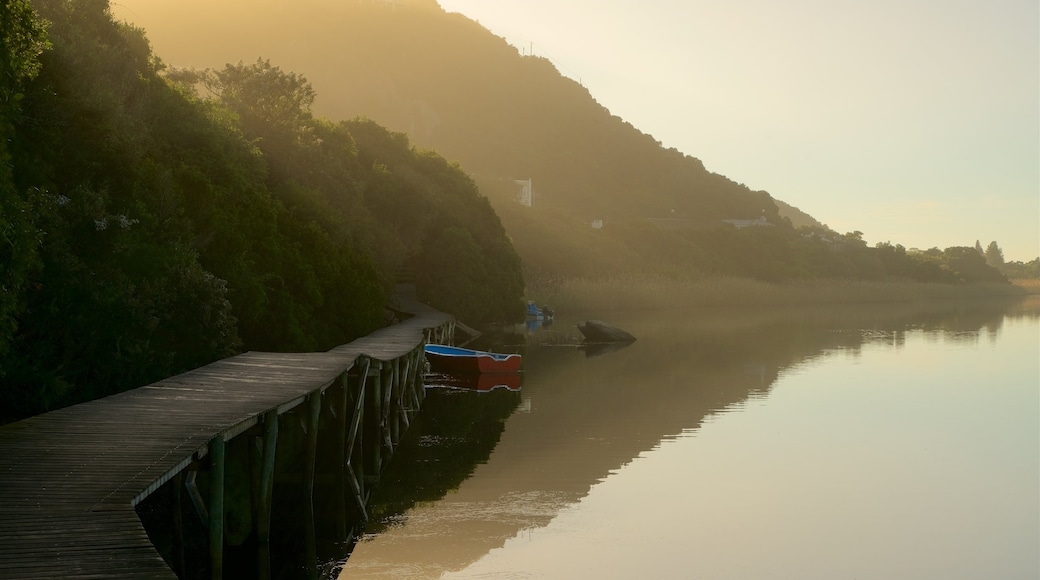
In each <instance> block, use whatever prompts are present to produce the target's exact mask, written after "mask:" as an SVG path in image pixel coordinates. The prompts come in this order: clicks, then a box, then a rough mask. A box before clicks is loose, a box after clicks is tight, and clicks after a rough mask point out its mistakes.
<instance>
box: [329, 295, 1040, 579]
mask: <svg viewBox="0 0 1040 580" xmlns="http://www.w3.org/2000/svg"><path fill="white" fill-rule="evenodd" d="M977 306H978V305H977ZM1014 308H1017V307H1016V306H1015V305H1012V304H1008V303H1006V302H1004V303H1000V302H994V303H992V304H989V305H983V306H980V307H979V310H978V311H975V312H972V311H970V310H969V309H968V308H967V307H964V308H961V307H960V306H959V305H957V304H947V305H943V306H941V307H937V308H930V309H927V310H921V309H920V308H909V307H908V308H906V309H904V310H902V311H900V310H899V309H898V308H896V309H892V308H887V309H880V308H864V309H848V308H844V309H839V308H835V309H791V310H783V311H778V310H771V311H763V312H756V313H737V312H707V311H699V312H684V313H681V316H680V315H677V313H675V312H673V313H669V314H662V313H631V314H625V315H617V316H614V317H612V319H611V320H610V322H611V323H614V324H617V325H618V326H620V327H622V328H624V329H626V330H628V331H630V332H632V333H633V334H635V335H636V336H637V337H638V340H637V341H636V342H635V343H634V344H632V345H631V346H629V347H627V348H624V349H620V350H617V351H615V352H611V353H606V354H604V355H602V356H599V357H586V356H585V354H584V353H583V352H582V351H581V350H579V349H578V348H577V347H575V346H550V345H547V344H545V343H546V342H561V341H562V342H566V338H567V336H566V334H567V333H568V332H570V331H568V330H567V328H573V325H574V324H575V323H576V322H578V321H576V320H558V321H557V322H556V324H554V325H553V326H552V327H550V328H549V329H545V330H544V331H538V332H537V333H535V334H532V335H530V336H529V344H528V350H527V355H526V358H525V376H524V386H523V391H522V397H523V398H524V400H525V404H524V405H523V406H522V409H525V408H527V409H529V411H526V412H524V411H518V412H514V413H513V415H512V416H511V417H509V419H508V420H507V422H506V424H505V432H504V433H503V434H502V436H501V440H500V441H499V443H498V445H497V447H495V449H494V452H493V453H492V454H491V456H490V458H489V459H488V460H487V462H486V463H484V464H482V465H479V466H477V468H476V469H475V470H474V471H473V475H472V477H470V478H469V479H467V480H466V481H465V482H463V483H462V484H461V485H460V486H459V487H458V489H457V490H454V491H452V492H451V493H449V494H448V495H446V496H445V497H444V498H443V499H441V500H440V501H436V502H430V503H423V504H419V505H417V506H416V507H414V508H413V509H411V510H410V511H408V512H406V513H404V514H403V515H396V516H394V515H392V516H390V517H389V518H388V522H389V524H390V525H389V527H388V528H387V529H386V530H385V531H384V532H383V533H381V534H380V535H378V536H376V537H374V538H372V539H370V540H369V541H364V542H361V543H360V544H359V545H358V547H357V548H356V550H355V552H354V554H353V555H352V556H351V559H350V560H349V561H348V563H347V566H346V567H345V569H344V576H343V577H344V578H346V577H349V578H358V577H360V578H391V577H393V578H431V577H437V576H438V575H440V574H441V573H443V572H445V571H451V570H459V569H462V568H464V567H465V566H467V565H468V564H470V563H472V562H474V561H476V560H478V559H480V558H481V557H483V556H484V555H485V554H487V553H488V552H489V551H491V550H493V549H495V548H497V547H500V546H502V545H503V544H504V543H505V541H506V540H507V539H509V538H512V537H514V536H516V535H517V534H520V533H522V532H523V531H524V530H536V529H538V528H541V527H544V526H546V525H547V524H548V523H549V522H550V521H551V520H552V519H553V518H554V517H555V516H556V515H557V514H558V513H559V512H560V510H563V509H566V507H567V506H568V505H571V504H574V503H575V502H578V501H580V500H581V498H583V497H584V496H585V495H587V494H588V492H589V490H590V489H591V487H592V486H593V485H595V484H596V483H597V482H599V481H601V480H603V479H604V478H606V477H608V476H609V475H610V474H611V473H612V472H615V471H617V470H618V469H620V468H621V467H623V466H624V465H626V464H628V463H629V462H631V461H632V460H633V459H635V458H637V457H639V456H640V454H642V453H644V452H646V451H649V450H651V449H654V448H655V447H657V446H658V445H660V443H661V442H662V440H666V439H669V438H673V437H676V436H678V435H680V434H682V433H684V432H691V431H696V430H697V429H698V428H699V427H700V426H701V424H702V423H703V422H704V421H705V420H706V419H707V418H708V417H710V416H712V415H715V414H718V413H725V412H728V411H731V410H734V409H739V408H740V407H741V406H742V405H744V404H745V403H746V402H747V401H748V400H749V399H754V398H757V397H765V396H768V394H769V391H770V389H771V388H772V386H773V385H774V383H775V382H776V380H777V377H778V376H779V375H780V374H781V373H782V372H784V371H785V370H786V369H790V368H792V367H795V366H798V365H799V364H801V363H804V362H806V361H809V360H812V359H815V358H819V357H826V356H832V355H842V356H855V355H856V354H857V353H858V352H859V351H860V350H861V349H862V348H863V347H864V346H865V345H867V344H890V345H893V348H899V347H900V345H901V344H902V340H903V339H902V338H901V337H905V335H906V333H909V332H924V333H930V334H931V335H934V336H935V338H936V339H937V340H957V341H960V340H968V339H971V340H982V339H983V338H985V337H987V336H991V335H993V334H994V333H999V329H1000V327H1001V321H1002V320H1003V318H1004V316H1005V314H1006V313H1008V312H1009V311H1010V310H1013V309H1014ZM1035 311H1036V308H1035V305H1034V308H1033V310H1032V312H1034V313H1035ZM850 328H851V329H859V330H856V331H849V330H847V329H850ZM550 331H551V332H550ZM575 334H576V333H575ZM413 469H416V470H422V469H423V466H421V465H415V466H413Z"/></svg>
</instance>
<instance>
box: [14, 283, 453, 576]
mask: <svg viewBox="0 0 1040 580" xmlns="http://www.w3.org/2000/svg"><path fill="white" fill-rule="evenodd" d="M398 301H399V306H400V308H401V309H402V310H404V311H407V312H411V313H413V314H414V316H413V317H411V318H408V319H407V320H404V321H403V322H401V323H399V324H396V325H394V326H391V327H387V328H383V329H380V330H378V331H376V332H374V333H373V334H371V335H369V336H366V337H364V338H362V339H359V340H357V341H355V342H352V343H350V344H346V345H343V346H340V347H337V348H334V349H332V350H331V351H328V352H323V353H259V352H248V353H245V354H241V355H238V356H235V357H232V358H228V359H224V360H221V361H217V362H215V363H213V364H210V365H207V366H204V367H201V368H199V369H195V370H193V371H190V372H186V373H184V374H181V375H177V376H175V377H171V378H168V379H165V380H162V381H159V382H157V383H154V384H151V385H147V386H144V387H141V388H138V389H134V390H132V391H127V392H125V393H120V394H118V395H114V396H111V397H106V398H104V399H100V400H97V401H91V402H89V403H84V404H81V405H75V406H73V407H68V408H65V409H61V410H58V411H53V412H50V413H45V414H43V415H39V416H37V417H32V418H30V419H26V420H24V421H20V422H17V423H13V424H11V425H6V426H4V427H0V522H2V524H0V525H2V528H0V578H175V577H176V574H175V572H174V570H172V569H171V566H170V565H167V563H166V562H165V561H164V560H163V558H162V556H161V555H160V554H159V552H158V551H157V549H156V548H155V546H154V545H153V544H152V542H151V541H150V540H149V537H148V535H147V533H146V531H145V528H144V526H143V525H142V522H141V520H140V518H139V517H138V515H137V513H136V511H135V506H137V505H138V504H139V503H141V502H143V501H146V500H147V498H148V497H149V496H150V495H151V494H153V493H155V492H156V491H157V490H159V489H160V488H162V487H163V486H164V485H165V486H167V488H168V489H172V490H173V493H174V499H175V500H176V502H177V505H178V506H179V505H180V502H181V500H182V497H187V499H188V500H189V501H190V502H191V503H192V504H194V507H195V511H196V512H197V513H198V514H199V515H200V516H204V517H205V521H206V522H207V532H208V536H209V538H208V541H209V555H210V558H209V559H210V562H209V564H208V567H209V569H210V572H211V575H212V577H213V578H221V577H222V575H223V554H224V549H225V546H226V534H225V523H226V522H227V523H228V525H230V523H231V520H232V518H229V517H228V515H227V514H228V510H230V509H233V508H230V507H226V506H225V501H224V500H225V490H226V489H227V483H228V480H229V479H233V478H235V477H238V478H242V477H245V478H246V479H247V480H248V481H246V485H248V486H249V488H252V489H253V490H255V491H256V498H257V499H255V500H254V501H252V502H250V503H249V504H248V505H250V506H251V507H250V511H252V512H253V513H250V514H248V515H249V518H247V520H248V521H250V522H251V524H250V525H251V526H252V528H253V529H252V530H250V531H249V532H250V533H251V534H253V535H254V536H255V538H256V543H257V548H258V550H257V570H258V573H259V575H260V576H261V577H265V576H269V575H270V553H269V545H270V533H271V529H270V525H271V505H272V501H273V494H274V489H275V480H276V472H277V468H276V465H277V464H278V463H279V462H281V463H286V462H287V461H288V460H287V458H286V457H284V455H285V454H286V453H292V454H295V455H297V457H295V458H292V462H291V465H292V466H293V470H294V473H293V476H294V481H296V487H295V488H294V489H298V490H300V493H302V496H303V497H302V498H295V501H297V502H300V501H302V502H303V505H304V506H306V507H305V509H304V510H303V511H304V513H303V514H302V515H303V517H304V519H305V521H306V525H305V529H306V530H307V535H308V536H310V537H308V538H307V540H308V541H307V546H308V550H313V546H314V541H313V540H314V538H313V535H314V533H315V532H314V512H313V509H314V507H313V493H314V491H313V490H314V485H315V464H316V461H317V455H318V449H319V446H322V448H324V449H328V448H329V447H330V446H331V448H333V449H334V451H333V454H335V456H336V457H335V461H336V462H337V463H338V467H339V469H335V470H334V471H336V477H337V478H338V481H337V484H338V486H339V490H340V492H339V493H338V494H337V495H338V497H340V498H343V500H344V501H343V505H341V506H339V508H338V509H341V510H344V511H346V510H353V511H354V512H355V513H360V514H361V515H362V517H364V514H365V509H366V505H367V501H368V495H369V489H370V486H371V485H372V484H373V483H375V482H377V481H378V475H379V473H380V471H381V469H382V466H383V463H384V462H385V461H386V459H387V458H388V457H389V456H390V455H391V454H392V453H393V450H394V448H395V447H396V445H397V443H398V441H399V440H400V437H401V435H402V434H403V432H404V431H405V430H406V429H407V428H408V425H409V423H410V422H411V420H412V419H413V417H414V414H415V413H416V412H418V410H419V408H420V405H421V404H422V401H423V398H424V390H423V387H422V365H423V361H424V357H423V345H424V344H425V343H426V342H446V341H450V339H451V336H452V334H453V332H454V321H453V319H452V318H451V317H450V316H449V315H446V314H443V313H440V312H437V311H435V310H432V309H430V308H428V307H426V306H423V305H421V304H418V303H417V302H415V301H414V297H412V296H409V295H408V294H407V292H405V293H403V294H401V295H400V296H399V298H398ZM287 413H292V414H293V416H294V418H295V417H296V416H299V417H300V419H299V420H294V421H290V422H289V424H284V425H283V423H285V421H284V417H285V416H286V414H287ZM287 430H288V431H289V432H295V433H296V434H297V435H299V436H298V437H295V438H294V439H292V441H293V444H292V445H290V444H289V443H287V441H288V438H287V436H286V435H284V434H285V433H286V432H287ZM294 430H295V431H294ZM280 433H283V435H281V436H280ZM319 437H324V438H327V439H329V440H327V441H319ZM247 438H249V439H250V441H245V439H247ZM243 442H244V443H246V444H244V445H243V444H242V443H243ZM251 442H255V445H252V443H251ZM251 445H252V447H253V448H254V449H256V451H255V453H256V454H257V455H258V459H259V461H257V462H255V465H256V466H257V467H258V468H257V469H249V470H247V471H246V474H245V475H244V476H243V475H242V474H241V473H237V472H234V471H233V469H231V470H229V468H228V457H229V452H230V453H231V454H232V455H233V454H234V453H235V451H234V449H249V448H250V446H251ZM229 450H230V451H229ZM200 480H201V482H200ZM203 490H204V491H205V493H203ZM348 503H349V504H352V505H348ZM181 514H182V510H181V509H180V508H179V507H178V508H177V509H176V510H175V511H174V518H175V519H176V521H175V522H173V523H172V527H173V529H175V530H176V531H175V533H174V535H175V538H174V544H175V547H174V550H173V555H172V558H171V559H172V562H171V563H172V566H173V568H177V569H178V570H179V572H181V573H183V570H184V569H185V563H184V538H183V537H179V536H180V535H181V534H182V533H183V532H182V530H183V522H181V521H180V519H181ZM236 521H238V519H236ZM344 521H345V520H344ZM343 533H344V534H345V533H346V530H343ZM310 561H311V562H314V559H313V558H310ZM312 566H313V564H312ZM314 574H315V571H314V569H313V567H312V569H311V575H314Z"/></svg>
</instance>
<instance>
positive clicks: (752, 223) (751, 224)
mask: <svg viewBox="0 0 1040 580" xmlns="http://www.w3.org/2000/svg"><path fill="white" fill-rule="evenodd" d="M722 221H724V222H726V223H727V224H730V225H732V226H735V227H736V228H737V229H738V230H742V229H744V228H756V227H762V226H771V225H773V224H771V223H769V222H768V221H766V216H762V217H760V218H758V219H753V220H722Z"/></svg>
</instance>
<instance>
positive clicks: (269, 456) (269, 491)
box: [256, 410, 278, 580]
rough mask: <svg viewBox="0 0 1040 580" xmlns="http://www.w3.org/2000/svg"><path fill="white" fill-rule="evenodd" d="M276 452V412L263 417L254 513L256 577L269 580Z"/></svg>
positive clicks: (270, 412)
mask: <svg viewBox="0 0 1040 580" xmlns="http://www.w3.org/2000/svg"><path fill="white" fill-rule="evenodd" d="M277 450H278V411H277V410H274V411H268V412H267V414H266V415H264V450H263V456H262V463H261V466H260V493H259V500H258V501H257V506H256V507H257V511H256V538H257V575H258V576H259V577H260V578H261V579H262V580H268V579H269V578H271V506H272V504H273V503H274V466H275V453H276V452H277Z"/></svg>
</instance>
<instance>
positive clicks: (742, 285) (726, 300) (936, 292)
mask: <svg viewBox="0 0 1040 580" xmlns="http://www.w3.org/2000/svg"><path fill="white" fill-rule="evenodd" d="M1027 282H1029V283H1021V282H1016V283H1015V284H1011V285H1009V284H965V285H951V284H922V283H912V282H857V281H843V280H814V281H797V282H783V283H769V282H762V281H758V280H751V279H747V278H727V277H710V278H692V277H691V278H669V277H663V276H640V275H617V276H612V277H608V278H600V279H591V278H577V277H576V278H556V279H542V280H532V281H529V283H528V288H527V295H528V297H529V298H530V299H532V300H535V301H536V302H537V303H538V304H548V305H550V306H551V307H552V308H554V309H556V310H557V311H568V312H581V311H585V310H595V311H606V310H656V309H667V308H685V307H704V306H749V307H758V306H796V305H811V304H865V303H884V302H923V301H932V300H953V299H965V298H984V297H997V296H1024V295H1027V294H1040V282H1038V281H1035V280H1031V281H1027Z"/></svg>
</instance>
